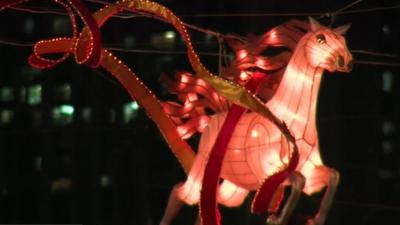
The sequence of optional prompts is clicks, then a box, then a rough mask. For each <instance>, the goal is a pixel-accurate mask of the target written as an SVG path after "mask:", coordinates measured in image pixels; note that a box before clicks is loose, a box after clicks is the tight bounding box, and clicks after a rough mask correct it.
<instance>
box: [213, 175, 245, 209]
mask: <svg viewBox="0 0 400 225" xmlns="http://www.w3.org/2000/svg"><path fill="white" fill-rule="evenodd" d="M248 193H249V191H248V190H247V189H244V188H241V187H239V186H237V185H235V184H233V183H232V182H230V181H229V180H224V181H223V182H222V184H221V185H220V186H219V189H218V193H217V201H218V203H219V204H222V205H224V206H226V207H238V206H240V205H242V203H243V202H244V200H245V199H246V196H247V194H248Z"/></svg>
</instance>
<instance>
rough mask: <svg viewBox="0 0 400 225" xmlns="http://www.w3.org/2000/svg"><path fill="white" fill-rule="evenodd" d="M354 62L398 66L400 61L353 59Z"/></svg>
mask: <svg viewBox="0 0 400 225" xmlns="http://www.w3.org/2000/svg"><path fill="white" fill-rule="evenodd" d="M354 63H355V64H367V65H376V66H393V67H397V66H400V63H396V62H378V61H365V60H355V61H354Z"/></svg>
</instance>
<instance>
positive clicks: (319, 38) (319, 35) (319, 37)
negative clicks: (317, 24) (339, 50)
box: [316, 34, 326, 45]
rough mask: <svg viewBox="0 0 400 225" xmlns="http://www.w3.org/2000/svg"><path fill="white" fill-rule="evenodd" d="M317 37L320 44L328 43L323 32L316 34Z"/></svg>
mask: <svg viewBox="0 0 400 225" xmlns="http://www.w3.org/2000/svg"><path fill="white" fill-rule="evenodd" d="M316 38H317V42H318V44H320V45H322V44H326V38H325V35H323V34H318V35H317V36H316Z"/></svg>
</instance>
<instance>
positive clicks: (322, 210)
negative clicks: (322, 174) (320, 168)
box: [307, 167, 340, 225]
mask: <svg viewBox="0 0 400 225" xmlns="http://www.w3.org/2000/svg"><path fill="white" fill-rule="evenodd" d="M324 169H325V170H326V172H327V175H328V177H329V179H325V185H326V186H327V188H326V191H325V193H324V196H323V197H322V201H321V203H320V207H319V210H318V212H317V214H316V215H315V217H314V218H313V219H310V220H308V221H307V225H323V224H324V223H325V220H326V216H327V215H328V212H329V209H330V208H331V205H332V202H333V198H334V197H335V193H336V189H337V186H338V184H339V179H340V174H339V172H338V171H336V170H335V169H330V168H327V167H324Z"/></svg>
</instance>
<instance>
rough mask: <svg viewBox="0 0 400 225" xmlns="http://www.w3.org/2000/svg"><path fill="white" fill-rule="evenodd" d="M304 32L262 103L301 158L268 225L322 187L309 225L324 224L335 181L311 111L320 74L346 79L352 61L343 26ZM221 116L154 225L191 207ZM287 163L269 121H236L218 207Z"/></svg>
mask: <svg viewBox="0 0 400 225" xmlns="http://www.w3.org/2000/svg"><path fill="white" fill-rule="evenodd" d="M310 28H311V31H310V32H308V33H305V34H304V35H302V37H301V38H300V40H299V42H298V44H297V45H296V47H295V49H294V52H293V55H292V57H291V58H290V61H289V63H288V65H287V66H286V69H285V72H284V74H283V76H282V79H281V81H280V83H279V85H278V87H277V89H276V91H275V93H274V94H273V96H272V97H271V98H270V99H269V100H268V101H267V103H266V105H267V107H268V108H269V109H270V110H271V111H272V112H273V113H274V114H275V115H276V116H277V117H278V118H280V119H281V120H283V121H284V122H285V123H286V125H287V127H288V129H289V130H290V131H291V132H292V134H293V136H294V137H295V139H296V144H297V145H298V148H299V155H300V157H299V161H298V164H297V167H296V172H294V173H292V174H291V175H290V177H289V179H287V181H286V182H285V183H284V184H283V185H281V188H280V193H282V188H283V187H284V186H285V185H291V186H292V191H291V194H290V196H289V198H288V200H287V203H286V205H285V206H284V208H283V210H282V212H281V214H280V215H275V214H272V215H271V216H270V217H269V218H268V220H267V222H268V223H270V224H285V223H286V222H287V220H288V217H289V216H290V214H291V212H292V211H293V209H294V207H295V205H296V203H297V200H298V198H299V195H300V194H301V192H304V193H306V194H308V195H311V194H313V193H316V192H319V191H321V190H322V189H323V188H324V187H327V189H326V192H325V194H324V197H323V199H322V202H321V205H320V209H319V211H318V213H317V214H316V216H315V217H314V218H313V219H311V220H309V221H308V223H309V224H323V223H324V221H325V218H326V215H327V212H328V210H329V208H330V205H331V203H332V199H333V196H334V194H335V191H336V187H337V184H338V181H339V173H338V172H337V171H336V170H334V169H330V168H328V167H326V166H324V165H323V163H322V160H321V157H320V153H319V143H318V133H317V129H316V103H317V97H318V91H319V86H320V82H321V78H322V74H323V71H324V70H328V71H330V72H334V71H340V72H349V71H350V70H351V68H352V55H351V54H350V52H349V50H348V49H347V47H346V41H345V39H344V37H343V36H342V35H343V34H344V33H345V32H346V30H347V29H348V28H349V26H341V27H338V28H336V29H330V28H327V27H324V26H321V25H320V24H319V23H318V22H317V21H315V20H314V19H311V18H310ZM239 54H240V53H239ZM226 116H227V113H217V114H215V115H214V116H212V117H211V118H210V119H209V121H207V123H208V125H207V126H204V127H203V128H202V130H203V129H204V131H203V134H202V136H201V140H200V144H199V150H198V153H197V156H196V159H195V162H194V164H193V167H192V169H191V170H190V172H189V174H188V178H187V180H186V182H185V183H183V184H178V185H176V186H175V187H174V189H173V191H172V193H171V196H170V198H169V202H168V206H167V209H166V212H165V215H164V217H163V219H162V221H161V224H163V225H164V224H169V223H170V222H171V221H172V219H173V218H174V217H175V215H176V213H177V212H178V211H179V209H180V207H181V206H182V203H183V202H184V203H187V204H190V205H192V204H196V203H198V201H199V199H200V192H201V184H202V181H203V178H204V170H205V167H206V164H207V160H208V159H209V155H210V150H211V149H212V147H213V145H214V143H215V141H216V139H217V135H218V133H219V131H220V130H221V127H222V125H223V123H224V120H225V118H226ZM289 158H290V152H289V147H288V144H287V142H286V140H285V139H284V138H283V136H282V133H281V132H280V130H278V128H277V127H276V126H275V125H274V124H273V123H271V121H269V120H267V119H265V118H264V117H262V116H260V115H259V114H257V113H255V112H248V113H246V114H244V115H242V117H241V119H240V120H239V122H238V123H237V126H236V128H235V130H234V131H233V134H232V137H231V140H230V142H229V144H228V147H227V150H226V154H225V156H224V159H223V164H222V170H221V177H222V178H223V179H224V181H223V183H222V184H221V185H220V187H219V189H218V192H217V200H218V202H219V203H220V204H223V205H225V206H228V207H234V206H239V205H241V204H242V202H243V201H244V199H245V197H246V196H247V194H248V192H249V191H251V190H257V189H259V188H260V186H261V185H262V183H263V182H264V181H265V180H266V178H268V177H270V176H272V175H273V174H275V173H276V172H277V171H279V170H280V169H281V168H284V167H285V166H287V164H288V161H289ZM206 176H207V175H206ZM276 195H279V194H278V192H277V194H276ZM278 198H281V197H279V196H278ZM279 203H280V200H278V201H275V204H277V205H272V206H271V205H270V209H271V211H272V212H274V210H275V212H276V210H277V208H279ZM253 204H254V202H253ZM253 206H254V205H253Z"/></svg>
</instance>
